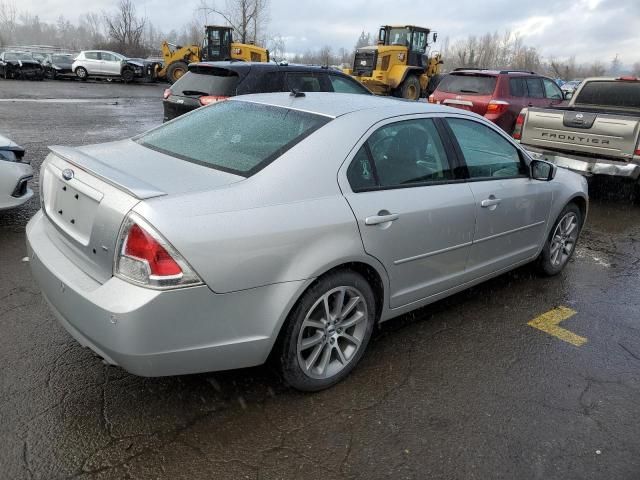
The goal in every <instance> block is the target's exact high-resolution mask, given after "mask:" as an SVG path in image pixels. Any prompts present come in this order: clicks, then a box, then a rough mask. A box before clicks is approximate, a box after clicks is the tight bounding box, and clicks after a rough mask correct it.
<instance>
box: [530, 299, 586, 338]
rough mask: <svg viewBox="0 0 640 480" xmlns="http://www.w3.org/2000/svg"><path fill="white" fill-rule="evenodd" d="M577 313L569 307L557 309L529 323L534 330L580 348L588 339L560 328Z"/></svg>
mask: <svg viewBox="0 0 640 480" xmlns="http://www.w3.org/2000/svg"><path fill="white" fill-rule="evenodd" d="M576 313H577V312H576V311H575V310H572V309H570V308H567V307H556V308H554V309H553V310H550V311H548V312H547V313H543V314H542V315H540V316H539V317H536V318H534V319H533V320H531V321H530V322H529V323H528V325H529V326H531V327H533V328H537V329H538V330H542V331H543V332H546V333H548V334H549V335H553V336H554V337H558V338H559V339H560V340H563V341H565V342H567V343H570V344H571V345H575V346H576V347H580V346H582V345H584V344H585V343H587V339H586V338H584V337H581V336H580V335H576V334H575V333H573V332H570V331H569V330H566V329H564V328H562V327H559V326H558V324H559V323H560V322H562V321H563V320H566V319H567V318H569V317H573V316H574V315H575V314H576Z"/></svg>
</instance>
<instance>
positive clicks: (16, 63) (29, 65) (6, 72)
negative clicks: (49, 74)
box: [0, 51, 44, 80]
mask: <svg viewBox="0 0 640 480" xmlns="http://www.w3.org/2000/svg"><path fill="white" fill-rule="evenodd" d="M0 77H2V78H4V79H10V78H20V79H34V80H42V79H43V78H44V69H43V67H42V65H40V62H38V61H37V60H36V59H35V58H33V57H32V56H31V54H30V53H27V52H12V51H9V52H2V53H0Z"/></svg>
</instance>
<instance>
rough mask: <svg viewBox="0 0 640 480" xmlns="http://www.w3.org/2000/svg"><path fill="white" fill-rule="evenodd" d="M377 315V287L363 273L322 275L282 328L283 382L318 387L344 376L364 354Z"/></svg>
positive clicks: (339, 379)
mask: <svg viewBox="0 0 640 480" xmlns="http://www.w3.org/2000/svg"><path fill="white" fill-rule="evenodd" d="M375 318H376V315H375V299H374V295H373V290H372V289H371V287H370V286H369V283H368V282H367V281H366V280H365V279H364V278H363V277H362V276H361V275H359V274H357V273H355V272H351V271H339V272H335V273H331V274H329V275H327V276H325V277H323V278H321V279H320V280H319V281H318V282H317V283H316V284H314V285H313V286H312V287H311V288H309V290H307V291H306V292H305V293H304V295H303V296H302V297H301V298H300V300H299V301H298V303H297V304H296V306H295V307H294V309H293V310H292V312H291V314H290V315H289V318H288V319H287V322H286V324H285V326H284V327H283V332H282V337H281V339H280V346H279V348H280V351H279V363H280V370H281V374H282V377H283V378H284V380H285V382H287V383H288V384H289V385H291V386H292V387H294V388H296V389H298V390H303V391H318V390H322V389H324V388H328V387H330V386H332V385H334V384H336V383H338V382H339V381H341V380H342V379H343V378H345V377H346V376H347V375H348V374H349V372H351V370H353V368H354V367H355V366H356V364H357V363H358V362H359V361H360V359H361V358H362V355H363V354H364V351H365V349H366V347H367V345H368V343H369V339H370V338H371V332H372V331H373V325H374V321H375Z"/></svg>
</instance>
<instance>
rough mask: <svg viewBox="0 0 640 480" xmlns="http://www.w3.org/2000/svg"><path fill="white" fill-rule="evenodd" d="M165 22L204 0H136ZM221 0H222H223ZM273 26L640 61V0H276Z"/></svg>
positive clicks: (178, 22) (55, 7) (50, 13)
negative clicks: (518, 45)
mask: <svg viewBox="0 0 640 480" xmlns="http://www.w3.org/2000/svg"><path fill="white" fill-rule="evenodd" d="M134 1H135V3H136V6H137V8H138V11H139V12H140V13H143V14H146V15H147V16H148V18H149V20H150V21H151V22H152V23H153V24H154V25H155V26H156V27H157V28H159V29H161V30H163V31H169V30H171V29H179V28H180V27H181V26H182V25H183V24H184V23H186V22H187V21H189V20H190V19H191V18H192V16H193V12H194V9H195V8H196V7H197V5H198V0H184V1H183V2H181V3H180V8H174V7H167V3H166V1H161V0H134ZM217 2H218V4H221V3H223V2H224V0H217ZM116 3H117V0H91V1H90V2H87V1H84V0H47V1H46V2H43V1H42V0H21V1H20V3H19V4H18V5H19V8H20V9H23V10H30V11H31V12H32V13H37V14H38V15H39V16H40V18H41V19H43V20H47V21H55V20H56V19H57V18H58V16H59V15H61V14H62V15H64V16H65V17H67V18H70V19H72V20H74V19H75V18H74V16H75V17H77V16H79V15H81V14H83V13H86V12H88V11H98V12H101V11H102V10H109V9H112V8H115V5H116ZM270 4H271V9H270V19H271V20H270V24H269V32H270V33H271V34H274V35H275V34H280V35H282V36H283V37H285V43H286V49H287V51H289V52H296V53H301V52H304V51H305V50H307V49H316V48H320V47H322V46H324V45H329V46H330V47H332V48H333V49H334V50H338V49H339V48H341V47H344V48H348V49H351V48H353V46H354V45H355V43H356V40H357V38H358V36H359V34H360V32H361V31H363V30H364V31H366V32H370V33H372V34H375V33H376V32H377V30H378V27H379V26H380V25H381V24H406V23H412V24H417V25H422V26H426V27H430V28H432V29H433V30H436V31H438V33H439V38H440V41H441V42H442V41H444V39H445V38H447V37H448V38H449V39H450V40H451V41H455V40H457V39H461V38H465V37H467V36H468V35H482V34H484V33H486V32H496V31H497V32H499V33H501V34H502V33H504V32H505V31H511V32H518V33H519V34H520V35H521V36H522V37H523V39H524V41H525V43H526V44H527V45H529V46H533V47H536V48H537V49H538V50H539V51H540V52H541V53H542V54H543V55H545V56H547V57H551V56H553V57H556V58H567V57H570V56H575V57H576V59H577V60H578V61H579V62H593V61H594V60H600V61H603V62H605V63H606V62H608V61H609V60H610V59H611V58H613V56H615V55H616V54H619V55H620V57H621V58H622V60H623V62H624V63H627V64H631V63H633V62H636V61H640V49H639V48H638V47H637V45H638V44H640V0H536V1H527V2H524V1H523V2H516V1H514V0H484V1H478V0H450V1H446V2H437V4H436V2H429V3H426V2H416V1H415V0H395V1H394V2H393V3H392V4H391V3H389V1H388V0H323V1H321V2H318V1H312V0H270Z"/></svg>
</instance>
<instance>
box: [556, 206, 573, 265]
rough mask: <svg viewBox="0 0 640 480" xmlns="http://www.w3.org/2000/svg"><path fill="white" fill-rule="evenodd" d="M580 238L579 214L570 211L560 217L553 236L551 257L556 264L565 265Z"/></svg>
mask: <svg viewBox="0 0 640 480" xmlns="http://www.w3.org/2000/svg"><path fill="white" fill-rule="evenodd" d="M577 240H578V216H577V215H576V214H575V213H574V212H568V213H567V214H566V215H565V216H564V217H562V218H561V219H560V221H559V222H558V224H557V225H556V229H555V231H554V232H553V236H552V237H551V248H550V258H551V264H552V265H554V266H559V265H564V264H565V263H566V262H567V260H569V257H570V256H571V253H572V252H573V249H574V248H575V246H576V241H577Z"/></svg>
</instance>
